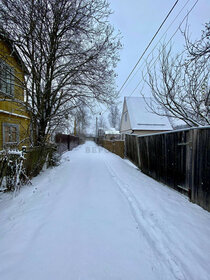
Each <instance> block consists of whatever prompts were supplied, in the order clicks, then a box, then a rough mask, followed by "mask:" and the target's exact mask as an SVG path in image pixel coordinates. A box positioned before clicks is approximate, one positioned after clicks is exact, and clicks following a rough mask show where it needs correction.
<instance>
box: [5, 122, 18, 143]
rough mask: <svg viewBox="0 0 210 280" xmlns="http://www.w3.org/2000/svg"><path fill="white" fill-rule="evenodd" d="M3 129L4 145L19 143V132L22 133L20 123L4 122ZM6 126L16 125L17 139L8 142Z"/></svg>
mask: <svg viewBox="0 0 210 280" xmlns="http://www.w3.org/2000/svg"><path fill="white" fill-rule="evenodd" d="M2 126H3V127H2V131H3V146H5V145H14V144H17V143H19V134H20V130H19V125H18V124H14V123H3V124H2ZM6 127H15V128H16V133H17V134H16V141H15V142H14V141H11V142H6V141H5V128H6Z"/></svg>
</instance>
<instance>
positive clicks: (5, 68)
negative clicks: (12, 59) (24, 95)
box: [0, 60, 14, 96]
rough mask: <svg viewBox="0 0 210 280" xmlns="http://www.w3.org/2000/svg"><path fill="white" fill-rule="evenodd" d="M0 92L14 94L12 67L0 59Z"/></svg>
mask: <svg viewBox="0 0 210 280" xmlns="http://www.w3.org/2000/svg"><path fill="white" fill-rule="evenodd" d="M0 93H3V94H5V95H9V96H14V69H13V68H12V67H11V66H9V65H8V64H7V63H6V62H4V61H3V60H0Z"/></svg>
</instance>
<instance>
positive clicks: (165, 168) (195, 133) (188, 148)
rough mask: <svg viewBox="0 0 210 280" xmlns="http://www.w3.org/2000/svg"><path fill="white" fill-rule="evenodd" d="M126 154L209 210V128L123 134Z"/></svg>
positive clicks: (140, 166) (153, 174)
mask: <svg viewBox="0 0 210 280" xmlns="http://www.w3.org/2000/svg"><path fill="white" fill-rule="evenodd" d="M125 156H126V157H127V158H129V159H130V160H131V161H132V162H133V163H134V164H136V165H137V166H138V167H139V168H140V169H141V171H142V172H144V173H145V174H147V175H149V176H151V177H153V178H154V179H156V180H158V181H160V182H162V183H164V184H166V185H168V186H170V187H172V188H174V189H176V190H179V191H181V192H183V193H185V194H188V195H189V197H190V199H191V201H192V202H194V203H197V204H198V205H200V206H202V207H203V208H204V209H206V210H208V211H210V127H203V128H192V129H185V130H179V131H173V132H166V133H160V134H152V135H146V136H138V135H128V134H126V138H125Z"/></svg>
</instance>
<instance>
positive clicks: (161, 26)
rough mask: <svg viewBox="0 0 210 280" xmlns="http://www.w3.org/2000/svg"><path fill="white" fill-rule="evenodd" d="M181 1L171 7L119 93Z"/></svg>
mask: <svg viewBox="0 0 210 280" xmlns="http://www.w3.org/2000/svg"><path fill="white" fill-rule="evenodd" d="M178 2H179V0H177V1H176V2H175V4H174V5H173V7H172V8H171V10H170V11H169V12H168V14H167V16H166V17H165V19H164V20H163V22H162V23H161V25H160V26H159V28H158V30H157V31H156V33H155V35H154V36H153V37H152V39H151V41H150V42H149V44H148V45H147V47H146V49H145V50H144V52H143V53H142V55H141V56H140V58H139V59H138V61H137V63H136V64H135V66H134V67H133V69H132V70H131V72H130V74H129V75H128V77H127V78H126V80H125V82H124V83H123V85H122V86H121V88H120V90H119V92H118V93H120V92H121V90H122V89H123V87H124V86H125V84H126V83H127V81H128V80H129V78H130V76H131V75H132V73H133V71H134V70H135V69H136V67H137V66H138V64H139V62H140V61H141V59H142V57H143V56H144V54H145V53H146V51H147V50H148V48H149V47H150V45H151V44H152V42H153V40H154V39H155V37H156V36H157V34H158V33H159V31H160V29H161V28H162V26H163V25H164V23H165V22H166V20H167V18H168V17H169V15H170V14H171V12H172V11H173V9H174V8H175V6H176V5H177V3H178Z"/></svg>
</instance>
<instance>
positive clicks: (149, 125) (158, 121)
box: [125, 97, 173, 131]
mask: <svg viewBox="0 0 210 280" xmlns="http://www.w3.org/2000/svg"><path fill="white" fill-rule="evenodd" d="M151 101H152V98H150V97H146V98H143V97H125V102H126V105H127V110H128V114H129V118H130V124H131V129H132V130H158V131H159V130H163V131H164V130H172V129H173V128H172V126H171V124H170V122H169V119H168V118H167V117H165V116H159V115H157V114H155V113H153V112H151V109H150V108H149V106H148V105H147V104H150V103H151ZM154 105H155V104H154Z"/></svg>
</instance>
